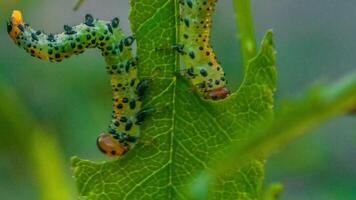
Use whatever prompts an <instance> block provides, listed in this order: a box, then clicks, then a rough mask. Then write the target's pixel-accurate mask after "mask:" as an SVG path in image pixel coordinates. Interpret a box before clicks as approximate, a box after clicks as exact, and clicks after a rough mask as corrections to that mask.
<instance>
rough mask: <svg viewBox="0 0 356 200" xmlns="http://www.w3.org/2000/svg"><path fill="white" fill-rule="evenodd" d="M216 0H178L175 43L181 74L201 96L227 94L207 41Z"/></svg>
mask: <svg viewBox="0 0 356 200" xmlns="http://www.w3.org/2000/svg"><path fill="white" fill-rule="evenodd" d="M216 2H217V0H180V1H179V3H180V4H181V6H180V14H181V16H180V38H179V40H180V41H179V43H180V44H179V45H175V46H174V47H173V48H174V49H175V50H177V51H178V52H179V53H181V55H182V59H183V61H184V63H185V66H186V69H185V74H186V76H187V77H188V78H189V79H190V80H191V82H192V84H193V85H194V86H195V87H196V88H197V90H198V91H199V93H200V94H201V95H202V96H203V97H204V98H205V99H212V100H219V99H224V98H226V97H227V96H228V95H229V90H228V89H227V86H226V84H227V81H226V79H225V73H224V70H223V68H222V67H221V65H220V64H219V62H218V61H217V58H216V55H215V53H214V51H213V49H212V48H211V46H210V45H209V39H210V28H211V17H212V14H213V11H214V8H215V4H216Z"/></svg>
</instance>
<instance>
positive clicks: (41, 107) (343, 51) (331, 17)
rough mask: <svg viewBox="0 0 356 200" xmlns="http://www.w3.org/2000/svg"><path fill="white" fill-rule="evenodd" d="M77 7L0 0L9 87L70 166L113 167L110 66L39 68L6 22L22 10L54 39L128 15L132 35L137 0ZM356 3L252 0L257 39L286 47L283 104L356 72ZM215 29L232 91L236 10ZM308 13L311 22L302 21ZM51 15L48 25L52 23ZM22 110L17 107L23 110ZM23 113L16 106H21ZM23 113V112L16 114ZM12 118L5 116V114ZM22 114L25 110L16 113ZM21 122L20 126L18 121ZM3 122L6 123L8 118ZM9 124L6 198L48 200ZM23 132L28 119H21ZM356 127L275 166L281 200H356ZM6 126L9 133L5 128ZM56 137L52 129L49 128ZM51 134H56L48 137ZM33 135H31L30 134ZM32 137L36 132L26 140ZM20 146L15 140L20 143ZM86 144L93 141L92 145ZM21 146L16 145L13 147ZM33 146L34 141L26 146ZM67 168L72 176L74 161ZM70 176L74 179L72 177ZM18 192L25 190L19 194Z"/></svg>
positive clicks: (1, 175) (270, 171) (278, 159)
mask: <svg viewBox="0 0 356 200" xmlns="http://www.w3.org/2000/svg"><path fill="white" fill-rule="evenodd" d="M74 2H75V1H73V0H63V1H51V0H50V1H48V0H35V1H25V0H9V1H7V0H4V1H0V23H1V24H3V28H2V29H0V37H1V38H2V39H1V40H0V74H1V75H2V76H0V79H1V80H3V82H6V83H7V85H10V86H11V88H12V89H13V90H15V92H16V94H17V95H18V96H19V97H20V98H21V101H22V102H23V104H24V105H25V106H26V108H27V110H28V113H30V114H31V116H33V118H34V119H36V121H37V122H38V123H39V124H41V126H45V127H51V128H50V130H55V131H50V132H51V134H53V136H54V137H55V138H56V139H57V140H58V141H57V143H58V146H59V148H60V151H61V152H62V153H63V155H62V157H64V158H69V157H70V156H71V155H79V156H81V157H85V158H88V159H91V160H107V159H106V158H105V157H104V156H102V155H101V154H100V152H98V151H97V149H96V146H95V145H94V143H93V141H95V138H96V136H97V134H98V133H99V132H100V131H101V130H103V128H105V127H104V126H103V125H105V124H106V123H108V121H109V120H110V109H111V101H110V99H111V97H110V96H111V94H110V87H109V81H108V79H107V77H106V74H105V72H104V71H105V70H104V62H103V61H102V59H93V57H95V56H97V55H98V52H96V51H89V52H87V53H86V54H84V55H82V56H80V57H76V58H72V59H70V60H68V61H65V62H63V63H60V64H55V65H53V64H52V63H45V62H42V61H37V60H34V59H33V58H32V57H30V56H28V55H26V54H25V53H24V52H23V51H21V50H20V49H18V48H17V47H16V46H15V45H13V44H12V42H11V41H10V39H8V37H7V34H6V29H5V28H4V24H5V20H6V19H7V17H8V16H9V15H10V13H11V11H12V9H14V8H16V9H21V10H23V11H24V14H25V15H26V16H27V18H30V19H29V20H30V21H31V22H32V23H31V25H33V26H34V27H36V28H44V29H46V30H49V31H51V32H58V31H60V30H61V27H62V24H77V23H78V22H81V21H82V18H83V16H84V15H85V13H92V14H94V16H96V17H98V18H105V19H110V18H112V17H113V16H116V15H119V17H120V18H121V19H122V20H121V22H120V23H121V25H122V26H123V27H124V29H125V30H126V32H127V33H129V32H130V30H129V28H128V24H127V20H126V19H127V15H128V11H129V7H128V1H117V0H108V1H105V2H103V3H100V4H98V3H97V1H93V0H87V1H86V3H85V4H83V5H82V7H81V9H79V11H78V12H76V13H74V12H72V9H73V4H74ZM355 5H356V4H355V2H353V1H338V2H335V1H333V0H317V1H308V0H301V1H291V0H287V1H285V0H266V1H255V0H252V6H251V7H252V9H253V16H254V19H255V22H256V36H257V38H261V37H262V35H263V34H264V31H265V30H266V29H267V28H271V27H273V29H274V32H275V37H276V40H277V41H278V43H277V44H276V45H277V51H278V55H279V56H278V58H279V59H278V66H279V70H278V71H279V76H278V87H279V90H278V92H277V99H281V98H285V97H286V96H290V95H294V94H296V93H299V91H301V90H302V89H303V88H305V87H306V86H307V85H310V84H311V83H313V82H315V80H318V79H320V78H322V79H324V81H326V82H328V81H330V80H334V79H336V78H337V77H340V76H342V75H343V74H345V73H348V72H349V71H351V70H352V69H355V63H356V57H355V56H354V52H356V43H355V40H354V35H355V34H356V26H355V24H354V22H353V20H350V19H352V18H354V17H356V12H354V8H355ZM217 6H218V8H217V13H219V14H218V15H215V16H214V22H213V40H212V42H213V46H214V49H215V50H216V51H217V54H218V57H219V58H220V60H221V61H222V63H223V64H224V66H226V67H225V69H226V70H225V71H226V73H227V78H228V80H230V83H231V84H230V85H231V86H232V88H234V89H236V88H237V87H238V83H239V82H241V80H242V67H236V66H242V65H241V63H242V60H241V59H239V56H237V55H238V52H239V48H238V45H237V44H238V43H239V42H238V41H237V39H236V38H235V34H236V30H237V29H238V28H237V27H236V26H235V22H234V14H233V6H232V3H231V1H219V3H218V5H217ZM301 13H302V14H301ZM44 16H45V17H44ZM14 105H15V104H14ZM14 105H12V106H13V107H14ZM15 107H16V105H15ZM0 112H2V110H0ZM12 113H13V114H14V116H15V114H16V109H14V110H12ZM10 118H11V117H10ZM2 119H3V118H2ZM6 122H7V121H4V123H1V124H0V127H1V129H0V144H1V145H0V148H1V150H0V156H1V161H0V193H1V195H2V196H1V197H2V199H9V200H11V199H38V198H39V196H40V194H38V193H37V192H36V191H37V185H38V180H37V179H34V178H33V176H32V174H33V171H32V170H31V169H32V167H30V162H27V159H26V158H25V157H27V156H26V154H24V153H23V151H22V150H21V149H24V147H25V146H24V145H23V143H22V142H19V143H18V140H17V137H18V136H16V135H21V136H22V135H23V137H21V138H19V139H23V140H27V139H28V138H29V136H28V134H15V133H16V132H15V131H14V128H16V126H15V127H11V124H8V123H6ZM16 122H17V123H18V124H21V123H22V122H23V120H17V121H16ZM355 126H356V125H355V119H354V118H353V117H352V116H344V117H342V118H339V119H336V120H333V121H331V122H328V123H327V124H325V125H323V126H322V127H321V128H318V129H316V130H314V131H313V132H314V134H310V135H307V136H305V137H303V138H301V139H299V140H297V141H296V142H294V143H293V144H292V145H291V146H288V147H287V148H286V149H284V150H283V151H281V152H279V153H278V154H275V155H273V156H272V157H271V158H270V159H269V160H268V162H267V174H266V175H267V181H266V182H267V183H270V182H274V181H281V182H283V184H284V185H285V187H284V189H285V192H283V193H282V195H281V199H288V200H293V199H355V198H356V191H355V190H354V185H355V182H354V180H355V179H356V170H355V167H354V166H355V164H356V160H355V159H354V152H355V151H356V136H355V134H354V130H355V128H356V127H355ZM4 127H5V128H4ZM46 130H47V129H46ZM46 132H47V131H46ZM21 133H23V132H21ZM25 133H27V132H25ZM14 137H15V139H13V138H14ZM83 138H85V139H83ZM12 139H13V140H12ZM25 143H27V142H25ZM65 161H67V162H65V163H64V164H65V166H67V168H69V162H68V159H66V160H65ZM65 174H66V176H70V171H69V170H66V171H65ZM14 186H16V187H14Z"/></svg>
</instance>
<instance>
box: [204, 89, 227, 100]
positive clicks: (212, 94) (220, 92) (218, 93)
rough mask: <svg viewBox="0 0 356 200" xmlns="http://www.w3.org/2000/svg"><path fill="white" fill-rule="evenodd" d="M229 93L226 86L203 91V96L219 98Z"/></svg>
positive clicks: (213, 98)
mask: <svg viewBox="0 0 356 200" xmlns="http://www.w3.org/2000/svg"><path fill="white" fill-rule="evenodd" d="M229 94H230V91H229V90H228V89H227V88H226V87H219V88H216V89H214V90H209V91H207V92H205V94H204V97H205V98H206V99H212V100H220V99H225V98H226V97H227V96H228V95H229Z"/></svg>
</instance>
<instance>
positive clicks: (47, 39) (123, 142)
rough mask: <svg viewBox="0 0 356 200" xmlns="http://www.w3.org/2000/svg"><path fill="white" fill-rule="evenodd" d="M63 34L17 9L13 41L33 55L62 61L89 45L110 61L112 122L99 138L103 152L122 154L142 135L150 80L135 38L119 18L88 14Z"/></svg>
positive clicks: (11, 24) (10, 27) (10, 29)
mask: <svg viewBox="0 0 356 200" xmlns="http://www.w3.org/2000/svg"><path fill="white" fill-rule="evenodd" d="M63 29H64V32H63V33H60V34H55V35H54V34H45V33H44V32H41V31H36V30H34V29H32V28H31V27H30V26H29V25H28V24H26V23H25V22H24V21H23V18H22V14H21V12H20V11H14V12H13V14H12V16H11V19H10V21H9V22H8V23H7V30H8V33H9V35H10V37H11V38H12V39H13V41H14V42H15V43H16V44H17V45H18V46H20V47H21V48H23V49H25V50H26V51H27V52H28V53H29V54H31V55H32V56H34V57H37V58H39V59H42V60H49V61H58V62H59V61H62V60H63V59H65V58H68V57H70V56H72V55H75V54H81V53H83V52H84V51H85V49H88V48H98V49H100V50H101V53H102V55H103V57H104V58H105V61H106V71H107V73H108V74H109V76H110V83H111V88H112V93H113V111H112V121H111V123H110V125H109V128H108V131H107V132H106V133H104V134H101V135H100V136H99V137H98V139H97V145H98V147H99V149H100V150H101V151H103V152H104V153H106V154H107V155H109V156H122V155H124V154H125V153H126V152H127V151H128V150H129V149H131V148H132V146H133V145H134V143H135V142H136V140H137V138H138V137H139V133H140V130H139V125H140V124H142V122H143V118H144V117H143V116H144V115H142V112H143V111H144V109H141V101H142V99H143V94H144V90H145V89H146V88H147V83H148V82H147V81H144V80H143V81H142V80H141V81H140V80H139V79H138V77H137V69H136V67H137V62H138V59H137V58H135V57H133V56H132V49H131V45H132V43H133V42H134V37H132V36H129V37H125V35H124V34H123V32H122V30H121V29H120V27H119V19H118V18H113V19H112V20H111V21H104V20H96V19H94V17H93V16H91V15H89V14H88V15H86V16H85V19H84V23H83V24H79V25H77V26H70V25H64V26H63Z"/></svg>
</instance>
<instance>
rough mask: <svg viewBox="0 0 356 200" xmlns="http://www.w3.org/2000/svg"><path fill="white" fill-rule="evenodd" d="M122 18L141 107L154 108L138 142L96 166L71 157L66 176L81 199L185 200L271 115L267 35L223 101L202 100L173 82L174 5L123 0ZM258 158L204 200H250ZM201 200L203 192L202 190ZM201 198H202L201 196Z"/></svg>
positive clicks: (256, 185) (172, 1) (260, 173)
mask: <svg viewBox="0 0 356 200" xmlns="http://www.w3.org/2000/svg"><path fill="white" fill-rule="evenodd" d="M131 6H132V10H131V15H130V20H131V23H132V29H133V31H134V34H135V37H136V39H137V55H138V57H139V72H140V76H141V77H142V78H145V77H146V78H152V79H153V81H152V82H151V84H150V89H149V90H150V91H149V93H148V96H147V97H146V100H145V106H148V107H155V108H157V110H158V111H157V112H156V113H154V114H153V115H152V116H151V117H149V118H148V119H147V120H146V121H145V123H144V126H143V127H142V139H143V140H144V141H151V144H149V143H145V144H138V145H136V146H135V148H134V149H133V150H132V151H130V152H129V153H128V154H127V155H125V156H124V157H122V158H121V159H118V160H114V161H108V162H102V163H96V162H93V161H88V160H82V159H80V158H78V157H74V158H73V160H72V165H73V170H74V176H75V178H76V181H77V186H78V189H79V195H80V196H81V197H82V198H84V199H110V200H113V199H187V198H189V196H190V193H191V192H192V190H195V189H196V190H199V187H198V188H190V187H189V186H190V182H191V181H194V180H193V178H194V177H196V175H198V174H200V173H201V172H202V171H203V170H207V169H211V167H212V166H213V163H214V162H215V161H216V158H218V157H220V156H222V154H223V153H224V152H223V149H224V147H226V146H227V145H229V144H230V143H231V142H232V141H235V142H238V141H243V140H246V139H248V138H249V135H248V131H249V130H250V129H251V128H253V127H254V126H255V124H256V123H258V122H261V120H264V119H266V118H267V117H268V116H270V115H271V114H272V105H273V98H272V95H273V91H274V89H275V66H274V65H275V59H274V48H273V42H272V33H271V32H268V33H267V35H266V36H265V39H264V40H263V42H262V46H261V50H260V53H259V55H258V56H257V57H256V58H255V59H253V60H252V61H251V62H250V64H249V67H248V69H247V72H246V74H245V77H244V81H243V83H242V85H241V87H240V88H239V90H238V91H237V92H234V93H233V94H232V95H230V97H228V98H227V99H225V100H223V101H218V102H212V101H205V100H202V99H201V98H200V97H199V96H198V95H197V94H196V93H194V92H192V91H191V87H192V86H191V85H189V83H188V82H187V81H186V80H185V79H184V78H182V77H179V76H178V77H176V76H175V74H176V72H177V69H179V58H178V55H177V54H176V53H175V52H173V51H170V50H166V51H161V50H157V48H166V49H169V48H170V47H171V46H172V44H175V43H176V38H177V37H176V36H177V33H178V30H177V27H178V26H177V23H178V22H177V19H178V7H177V6H178V2H177V1H176V0H156V1H154V2H152V1H151V0H131ZM263 167H264V162H263V160H253V161H251V163H250V164H249V165H248V166H246V167H245V168H244V169H242V170H238V171H237V170H232V171H231V172H229V174H225V176H223V177H221V178H220V179H219V180H218V181H217V182H214V183H212V184H213V185H212V186H213V190H211V191H210V194H208V195H209V196H208V197H209V198H211V199H257V198H258V197H259V196H260V195H261V187H262V181H263V177H264V169H263ZM202 194H204V192H202ZM205 197H206V196H205Z"/></svg>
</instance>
